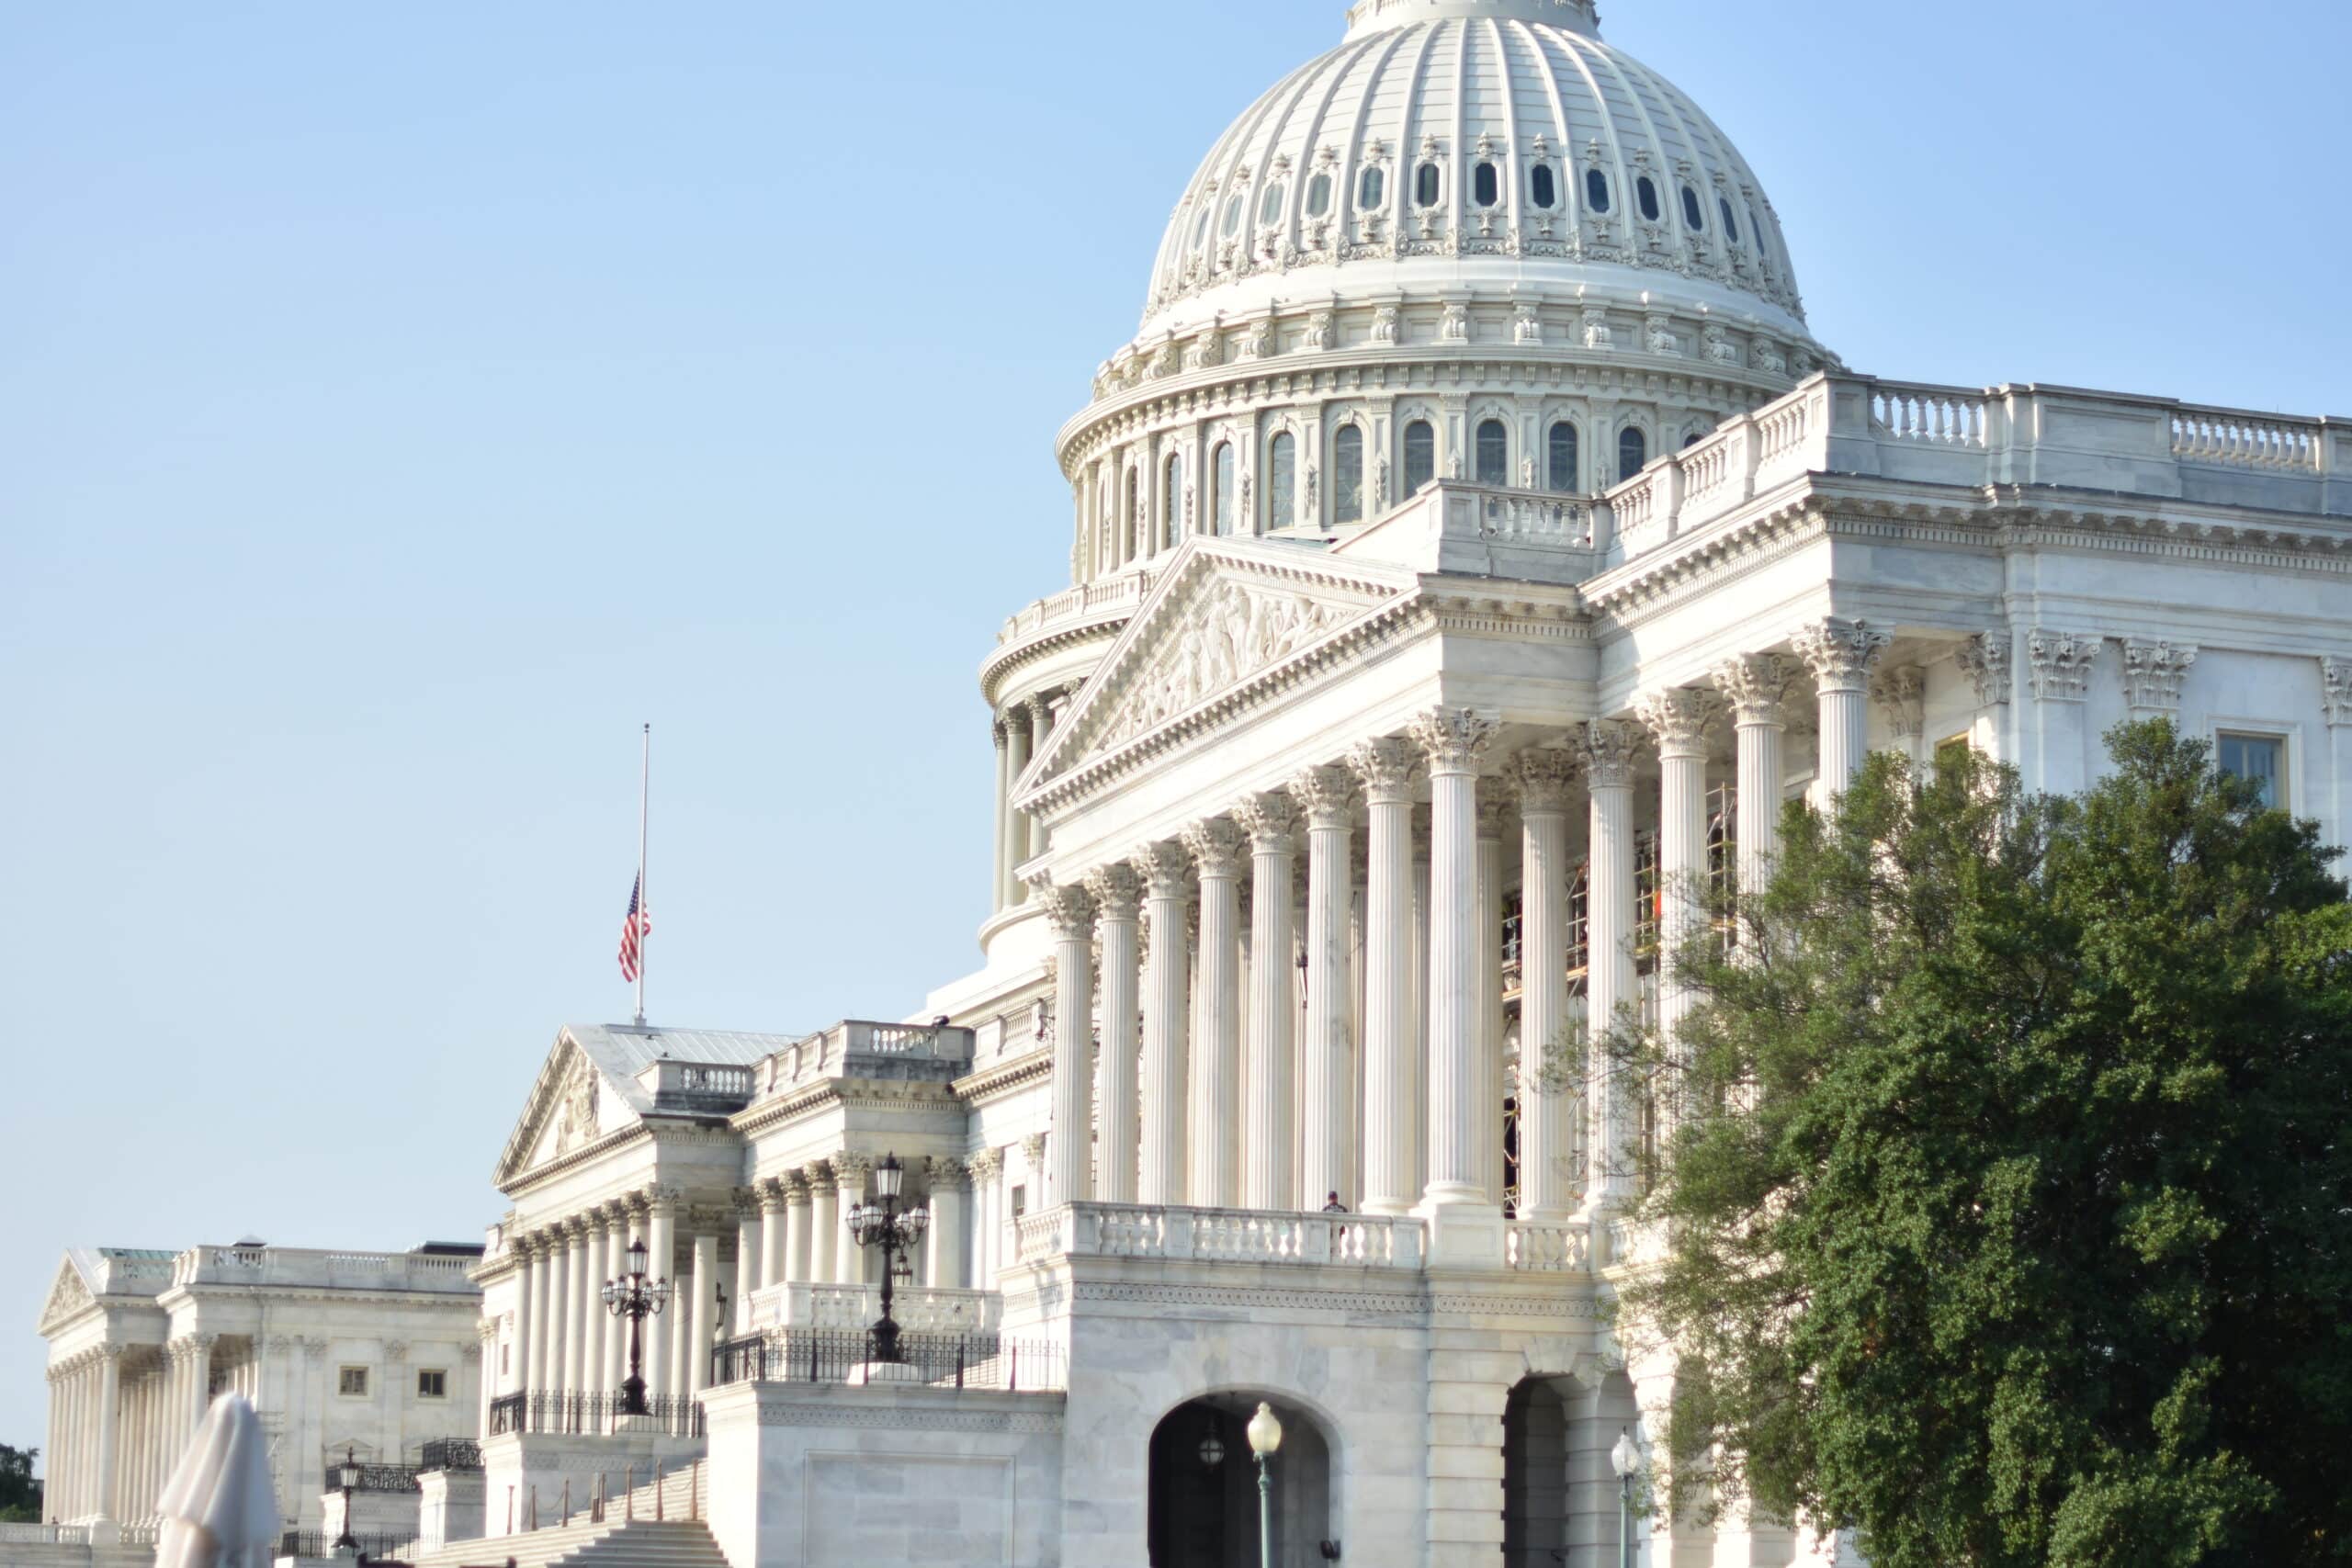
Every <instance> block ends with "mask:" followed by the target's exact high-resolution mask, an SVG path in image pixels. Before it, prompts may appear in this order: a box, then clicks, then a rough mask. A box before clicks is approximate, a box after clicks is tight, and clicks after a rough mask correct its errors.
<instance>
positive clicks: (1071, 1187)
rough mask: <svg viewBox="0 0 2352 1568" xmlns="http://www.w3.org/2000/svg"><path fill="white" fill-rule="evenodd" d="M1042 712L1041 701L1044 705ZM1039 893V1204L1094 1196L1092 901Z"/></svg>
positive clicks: (1046, 890) (1052, 890) (1077, 893)
mask: <svg viewBox="0 0 2352 1568" xmlns="http://www.w3.org/2000/svg"><path fill="white" fill-rule="evenodd" d="M1040 711H1042V705H1040ZM1035 897H1036V899H1037V901H1038V903H1039V905H1040V907H1041V908H1044V910H1045V911H1046V919H1047V921H1049V922H1050V923H1051V925H1052V928H1053V933H1054V1100H1053V1105H1054V1111H1053V1115H1054V1121H1053V1145H1052V1149H1051V1152H1050V1157H1049V1158H1048V1160H1047V1161H1046V1194H1045V1197H1044V1200H1043V1202H1042V1203H1041V1204H1040V1207H1043V1208H1052V1207H1055V1206H1057V1205H1059V1204H1063V1203H1079V1202H1083V1201H1086V1200H1087V1199H1088V1198H1089V1197H1091V1196H1092V1188H1091V1182H1090V1178H1091V1174H1092V1165H1093V1158H1094V1133H1093V1128H1092V1126H1091V1124H1090V1119H1089V1117H1088V1115H1087V1106H1088V1100H1090V1098H1091V1095H1090V1090H1091V1087H1092V1086H1091V1084H1090V1083H1089V1082H1088V1081H1087V1077H1088V1075H1087V1068H1088V1066H1089V1063H1088V1061H1087V1055H1088V1047H1089V1046H1090V1045H1091V1043H1092V1035H1093V1032H1094V996H1093V979H1094V976H1093V973H1092V970H1093V964H1094V901H1093V900H1092V899H1091V898H1089V897H1087V896H1086V890H1085V889H1084V888H1081V887H1057V886H1054V885H1053V884H1052V883H1051V882H1046V881H1043V880H1040V881H1039V882H1038V883H1037V885H1036V886H1035Z"/></svg>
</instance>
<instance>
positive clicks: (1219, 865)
mask: <svg viewBox="0 0 2352 1568" xmlns="http://www.w3.org/2000/svg"><path fill="white" fill-rule="evenodd" d="M1184 848H1185V849H1186V850H1188V851H1190V852H1192V856H1193V864H1195V865H1196V866H1198V867H1199V868H1200V873H1201V874H1202V875H1203V876H1238V875H1240V874H1241V864H1242V862H1243V860H1244V859H1245V858H1247V856H1248V854H1249V841H1248V840H1247V839H1245V838H1244V837H1243V836H1242V832H1241V829H1240V828H1238V826H1236V825H1235V824H1234V822H1233V821H1232V819H1231V818H1225V817H1212V818H1208V820H1206V821H1204V822H1195V823H1193V825H1192V826H1191V827H1189V828H1187V829H1184Z"/></svg>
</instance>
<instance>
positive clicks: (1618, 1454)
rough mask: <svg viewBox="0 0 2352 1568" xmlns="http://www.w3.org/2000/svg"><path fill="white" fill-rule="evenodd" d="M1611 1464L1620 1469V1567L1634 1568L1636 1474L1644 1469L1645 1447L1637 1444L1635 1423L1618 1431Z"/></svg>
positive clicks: (1618, 1491)
mask: <svg viewBox="0 0 2352 1568" xmlns="http://www.w3.org/2000/svg"><path fill="white" fill-rule="evenodd" d="M1609 1468H1610V1469H1611V1470H1613V1471H1615V1472H1617V1568H1634V1541H1633V1532H1632V1527H1633V1517H1634V1476H1635V1475H1636V1474H1638V1473H1640V1472H1641V1468H1642V1450H1640V1449H1638V1448H1636V1447H1634V1433H1633V1429H1632V1428H1631V1427H1623V1428H1621V1429H1620V1430H1619V1431H1618V1433H1617V1443H1616V1446H1615V1447H1613V1448H1611V1450H1609Z"/></svg>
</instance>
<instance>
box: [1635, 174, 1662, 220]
mask: <svg viewBox="0 0 2352 1568" xmlns="http://www.w3.org/2000/svg"><path fill="white" fill-rule="evenodd" d="M1634 204H1635V205H1636V206H1638V207H1639V208H1640V209H1642V216H1643V217H1645V218H1646V219H1648V220H1650V221H1651V222H1653V223H1655V222H1657V216H1658V205H1657V186H1655V185H1653V184H1652V183H1651V182H1650V177H1649V175H1643V176H1642V177H1641V178H1639V179H1637V180H1635V181H1634Z"/></svg>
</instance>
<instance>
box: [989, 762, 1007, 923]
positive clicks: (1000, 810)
mask: <svg viewBox="0 0 2352 1568" xmlns="http://www.w3.org/2000/svg"><path fill="white" fill-rule="evenodd" d="M989 737H990V739H994V740H995V742H996V858H995V860H994V861H993V862H992V863H991V868H990V872H989V908H990V909H991V910H996V909H1001V908H1004V907H1005V905H1006V904H1007V903H1009V902H1011V898H1010V897H1009V895H1010V894H1011V893H1012V840H1010V839H1009V838H1008V837H1007V836H1006V833H1005V818H1007V817H1008V816H1009V815H1010V814H1011V808H1010V807H1008V806H1007V805H1006V804H1005V803H1006V802H1007V801H1009V800H1011V799H1012V743H1011V739H1010V738H1009V737H1008V736H1007V734H1006V732H1005V723H1004V720H1003V719H1001V718H997V719H992V720H990V721H989Z"/></svg>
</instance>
